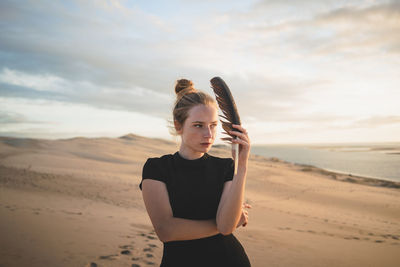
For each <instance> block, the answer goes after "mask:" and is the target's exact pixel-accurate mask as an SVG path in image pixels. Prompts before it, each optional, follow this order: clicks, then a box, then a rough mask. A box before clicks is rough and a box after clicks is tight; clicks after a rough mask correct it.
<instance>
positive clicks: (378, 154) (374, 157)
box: [251, 143, 400, 182]
mask: <svg viewBox="0 0 400 267" xmlns="http://www.w3.org/2000/svg"><path fill="white" fill-rule="evenodd" d="M251 153H253V154H257V155H260V156H266V157H275V158H279V159H281V160H284V161H288V162H292V163H299V164H307V165H312V166H315V167H319V168H322V169H325V170H329V171H335V172H340V173H346V174H352V175H359V176H364V177H370V178H378V179H383V180H390V181H397V182H400V143H378V144H377V143H373V144H372V143H369V144H366V143H364V144H322V145H320V144H319V145H253V146H252V148H251Z"/></svg>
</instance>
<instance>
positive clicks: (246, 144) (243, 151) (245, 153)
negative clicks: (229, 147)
mask: <svg viewBox="0 0 400 267" xmlns="http://www.w3.org/2000/svg"><path fill="white" fill-rule="evenodd" d="M232 127H234V128H236V129H238V130H239V131H240V132H238V131H229V133H230V134H232V135H235V136H237V138H232V140H231V141H232V143H233V144H239V161H238V162H244V163H247V160H248V159H249V155H250V138H249V135H248V133H247V131H246V129H245V128H243V127H242V126H241V125H236V124H232Z"/></svg>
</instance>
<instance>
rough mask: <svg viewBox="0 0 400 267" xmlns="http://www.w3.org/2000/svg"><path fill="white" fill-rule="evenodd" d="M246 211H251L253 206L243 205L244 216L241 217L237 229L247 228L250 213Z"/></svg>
mask: <svg viewBox="0 0 400 267" xmlns="http://www.w3.org/2000/svg"><path fill="white" fill-rule="evenodd" d="M245 209H251V205H250V204H247V203H243V208H242V214H241V215H240V220H239V222H238V224H237V225H236V228H238V227H240V226H243V227H245V226H246V225H247V223H248V221H249V212H248V211H247V210H245Z"/></svg>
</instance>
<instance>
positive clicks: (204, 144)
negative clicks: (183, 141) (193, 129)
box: [201, 143, 211, 146]
mask: <svg viewBox="0 0 400 267" xmlns="http://www.w3.org/2000/svg"><path fill="white" fill-rule="evenodd" d="M201 145H202V146H209V145H211V143H201Z"/></svg>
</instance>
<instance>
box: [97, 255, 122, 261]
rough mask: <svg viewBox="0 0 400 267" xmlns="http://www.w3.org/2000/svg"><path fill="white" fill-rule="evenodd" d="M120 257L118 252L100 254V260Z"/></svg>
mask: <svg viewBox="0 0 400 267" xmlns="http://www.w3.org/2000/svg"><path fill="white" fill-rule="evenodd" d="M117 257H118V254H112V255H106V256H100V257H99V259H100V260H116V259H117Z"/></svg>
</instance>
